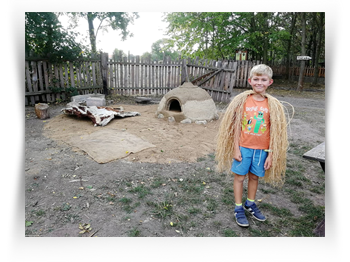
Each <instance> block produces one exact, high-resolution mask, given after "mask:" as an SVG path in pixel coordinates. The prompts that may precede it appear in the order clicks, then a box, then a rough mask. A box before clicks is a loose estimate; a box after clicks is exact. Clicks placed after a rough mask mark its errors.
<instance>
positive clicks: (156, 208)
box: [148, 200, 173, 219]
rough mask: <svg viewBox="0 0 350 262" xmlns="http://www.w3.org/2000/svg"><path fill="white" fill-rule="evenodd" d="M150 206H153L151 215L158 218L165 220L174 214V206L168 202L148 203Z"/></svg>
mask: <svg viewBox="0 0 350 262" xmlns="http://www.w3.org/2000/svg"><path fill="white" fill-rule="evenodd" d="M148 205H151V206H153V210H152V211H151V213H152V214H153V215H154V216H156V217H158V218H161V219H164V218H166V217H167V216H170V215H171V214H173V205H172V203H170V202H168V201H167V200H165V201H162V202H158V203H154V202H148Z"/></svg>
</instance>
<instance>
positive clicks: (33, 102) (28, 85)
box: [25, 61, 35, 105]
mask: <svg viewBox="0 0 350 262" xmlns="http://www.w3.org/2000/svg"><path fill="white" fill-rule="evenodd" d="M25 74H26V79H27V89H28V90H29V92H33V88H32V81H31V77H30V72H29V62H28V61H25ZM30 102H31V104H32V105H34V104H35V100H34V97H33V96H31V97H30Z"/></svg>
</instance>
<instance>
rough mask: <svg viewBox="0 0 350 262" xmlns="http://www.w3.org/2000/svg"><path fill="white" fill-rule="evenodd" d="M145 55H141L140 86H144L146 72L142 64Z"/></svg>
mask: <svg viewBox="0 0 350 262" xmlns="http://www.w3.org/2000/svg"><path fill="white" fill-rule="evenodd" d="M143 59H144V58H143V57H141V61H140V62H141V64H140V67H141V70H140V71H141V72H140V88H143V73H144V66H143V65H142V63H143ZM140 92H141V95H143V89H141V91H140Z"/></svg>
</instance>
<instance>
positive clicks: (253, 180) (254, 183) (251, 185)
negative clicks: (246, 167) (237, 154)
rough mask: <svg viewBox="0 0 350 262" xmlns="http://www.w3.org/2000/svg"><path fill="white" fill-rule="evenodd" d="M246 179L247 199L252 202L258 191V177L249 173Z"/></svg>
mask: <svg viewBox="0 0 350 262" xmlns="http://www.w3.org/2000/svg"><path fill="white" fill-rule="evenodd" d="M248 179H249V180H248V198H249V199H251V200H254V199H255V196H256V191H257V190H258V185H259V177H258V176H256V175H254V174H253V173H251V172H249V173H248Z"/></svg>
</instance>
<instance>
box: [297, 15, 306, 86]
mask: <svg viewBox="0 0 350 262" xmlns="http://www.w3.org/2000/svg"><path fill="white" fill-rule="evenodd" d="M301 25H302V30H301V55H302V56H305V55H306V51H305V38H306V14H305V13H301ZM304 69H305V60H301V62H300V72H299V81H298V87H297V91H303V80H304Z"/></svg>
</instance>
